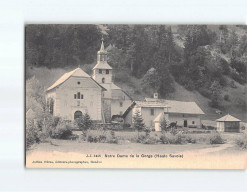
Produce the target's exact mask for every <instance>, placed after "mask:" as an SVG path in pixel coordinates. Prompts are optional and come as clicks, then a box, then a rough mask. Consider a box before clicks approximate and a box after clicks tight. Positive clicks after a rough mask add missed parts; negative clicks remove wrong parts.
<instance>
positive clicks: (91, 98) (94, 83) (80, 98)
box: [46, 40, 132, 122]
mask: <svg viewBox="0 0 247 195" xmlns="http://www.w3.org/2000/svg"><path fill="white" fill-rule="evenodd" d="M46 100H47V105H48V107H49V111H50V113H52V114H53V115H54V116H60V117H63V118H64V119H67V120H74V119H76V118H79V117H80V116H82V114H83V113H88V114H89V115H90V117H91V118H92V120H95V121H101V122H110V121H111V119H112V118H114V116H122V114H123V113H124V112H125V110H126V109H127V108H128V107H129V106H130V105H131V103H132V99H131V97H130V96H129V95H128V94H127V93H125V92H124V91H123V90H122V89H121V88H120V87H118V86H117V85H115V84H114V83H113V81H112V67H111V66H110V65H109V64H108V63H107V51H106V50H105V49H104V43H103V40H102V43H101V48H100V50H99V51H98V53H97V64H96V65H95V66H94V68H93V75H92V77H91V76H89V75H88V74H87V73H85V72H84V71H83V70H82V69H81V68H76V69H75V70H73V71H71V72H68V73H65V74H64V75H63V76H62V77H60V78H59V79H58V80H57V81H56V82H55V83H54V84H53V85H52V86H50V87H49V88H48V89H47V90H46Z"/></svg>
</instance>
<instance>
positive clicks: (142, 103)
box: [135, 101, 170, 108]
mask: <svg viewBox="0 0 247 195" xmlns="http://www.w3.org/2000/svg"><path fill="white" fill-rule="evenodd" d="M135 102H136V106H138V107H147V108H151V107H152V108H167V107H170V106H168V105H167V104H166V103H163V102H158V101H156V102H146V101H135Z"/></svg>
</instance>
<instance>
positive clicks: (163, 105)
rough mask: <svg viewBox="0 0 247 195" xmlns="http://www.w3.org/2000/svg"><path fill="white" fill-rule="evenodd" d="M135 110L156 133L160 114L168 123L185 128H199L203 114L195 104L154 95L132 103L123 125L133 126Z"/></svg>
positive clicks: (125, 114)
mask: <svg viewBox="0 0 247 195" xmlns="http://www.w3.org/2000/svg"><path fill="white" fill-rule="evenodd" d="M137 110H138V111H139V112H140V114H141V115H142V118H143V122H144V123H145V126H146V127H148V128H151V129H155V130H156V131H159V130H160V129H159V128H158V127H159V125H158V123H160V121H158V119H159V117H158V116H159V115H160V114H161V113H163V114H164V115H165V116H166V117H167V119H168V120H169V122H170V123H176V125H177V126H180V127H187V128H201V126H202V124H201V115H203V114H204V112H203V111H202V110H201V109H200V107H199V106H198V105H197V104H196V103H195V102H183V101H176V100H165V99H158V95H157V94H154V98H145V100H144V101H135V102H133V103H132V105H131V106H130V107H129V108H128V109H127V110H126V111H125V113H124V114H123V117H124V122H125V124H130V125H131V126H133V116H134V115H135V113H136V111H137ZM163 114H162V115H160V117H162V116H163ZM156 123H157V124H156ZM155 126H156V128H155Z"/></svg>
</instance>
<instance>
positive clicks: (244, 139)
mask: <svg viewBox="0 0 247 195" xmlns="http://www.w3.org/2000/svg"><path fill="white" fill-rule="evenodd" d="M235 143H236V144H237V146H239V147H240V148H242V149H245V150H246V149H247V135H244V136H241V137H239V138H237V139H236V141H235Z"/></svg>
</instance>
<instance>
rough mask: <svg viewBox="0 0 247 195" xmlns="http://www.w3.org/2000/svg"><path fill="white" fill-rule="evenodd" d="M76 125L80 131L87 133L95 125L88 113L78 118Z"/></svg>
mask: <svg viewBox="0 0 247 195" xmlns="http://www.w3.org/2000/svg"><path fill="white" fill-rule="evenodd" d="M75 123H76V125H77V126H78V128H79V130H82V131H87V130H88V129H89V128H90V127H91V126H92V124H93V122H92V120H91V118H90V116H89V114H88V113H85V114H82V117H80V118H77V119H76V120H75Z"/></svg>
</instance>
